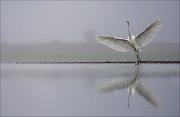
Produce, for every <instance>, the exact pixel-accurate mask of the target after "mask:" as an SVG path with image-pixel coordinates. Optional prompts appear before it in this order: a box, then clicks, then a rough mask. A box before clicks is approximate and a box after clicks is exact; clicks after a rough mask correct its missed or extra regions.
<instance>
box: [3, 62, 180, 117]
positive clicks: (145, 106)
mask: <svg viewBox="0 0 180 117" xmlns="http://www.w3.org/2000/svg"><path fill="white" fill-rule="evenodd" d="M136 68H137V67H136V66H135V65H133V64H88V65H86V64H1V116H125V115H131V116H144V115H146V116H179V103H180V102H179V64H142V65H140V72H139V78H140V80H142V81H143V82H144V83H145V84H146V85H147V86H148V87H149V88H151V90H152V91H153V92H154V93H155V94H156V95H157V96H158V98H159V101H160V107H159V108H155V107H153V106H152V105H151V104H149V103H148V102H147V101H145V99H144V98H142V97H141V96H139V95H138V94H137V93H136V94H135V95H133V97H132V99H131V105H130V108H127V99H128V93H127V89H124V90H117V91H115V92H110V93H102V92H99V91H98V90H97V87H98V86H100V85H102V84H103V83H107V82H110V81H112V80H114V79H127V78H134V75H135V74H136Z"/></svg>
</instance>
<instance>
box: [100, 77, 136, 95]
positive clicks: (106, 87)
mask: <svg viewBox="0 0 180 117" xmlns="http://www.w3.org/2000/svg"><path fill="white" fill-rule="evenodd" d="M132 83H134V80H133V79H126V80H123V81H122V80H119V79H118V80H117V79H116V80H113V81H111V82H109V83H106V84H103V85H101V86H99V87H98V89H99V91H101V92H112V91H115V90H120V89H124V88H127V87H129V86H130V85H131V84H132Z"/></svg>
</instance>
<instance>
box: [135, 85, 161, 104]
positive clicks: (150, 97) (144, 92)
mask: <svg viewBox="0 0 180 117" xmlns="http://www.w3.org/2000/svg"><path fill="white" fill-rule="evenodd" d="M136 92H138V93H139V94H140V95H141V96H143V97H144V98H145V99H146V100H147V101H148V102H150V103H151V104H152V105H153V106H155V107H158V106H159V103H158V100H157V98H156V97H155V95H154V94H153V92H152V91H151V90H150V89H148V88H147V87H145V86H144V85H143V84H142V83H141V82H138V84H137V86H136Z"/></svg>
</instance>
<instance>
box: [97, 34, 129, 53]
mask: <svg viewBox="0 0 180 117" xmlns="http://www.w3.org/2000/svg"><path fill="white" fill-rule="evenodd" d="M96 41H97V42H99V43H101V44H103V45H106V46H108V47H110V48H112V49H114V50H116V51H119V52H127V51H129V50H130V49H131V48H132V47H131V46H130V45H129V42H128V41H127V40H125V39H122V38H115V37H104V36H98V37H96Z"/></svg>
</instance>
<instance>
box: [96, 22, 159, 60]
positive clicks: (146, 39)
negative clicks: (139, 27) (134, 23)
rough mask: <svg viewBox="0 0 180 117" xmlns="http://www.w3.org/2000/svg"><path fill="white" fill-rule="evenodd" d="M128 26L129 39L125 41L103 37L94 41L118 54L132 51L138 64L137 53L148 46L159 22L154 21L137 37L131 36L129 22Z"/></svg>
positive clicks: (98, 37)
mask: <svg viewBox="0 0 180 117" xmlns="http://www.w3.org/2000/svg"><path fill="white" fill-rule="evenodd" d="M126 22H127V24H128V34H129V37H128V38H127V39H124V38H117V37H109V36H107V37H105V36H97V37H96V41H97V42H99V43H101V44H104V45H106V46H108V47H110V48H112V49H114V50H116V51H119V52H127V51H129V50H133V51H134V52H135V55H136V57H137V60H138V63H140V62H141V59H140V57H139V51H140V49H141V48H142V47H145V46H146V45H148V44H149V43H150V42H151V41H152V39H153V36H154V34H155V32H156V31H157V30H158V29H159V28H160V25H161V23H160V21H159V20H156V21H155V22H153V23H152V24H151V25H150V26H148V27H147V28H146V29H145V30H144V31H143V32H142V33H140V34H139V35H138V36H136V37H135V36H133V35H131V32H130V27H129V21H126Z"/></svg>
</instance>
